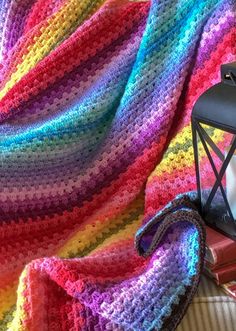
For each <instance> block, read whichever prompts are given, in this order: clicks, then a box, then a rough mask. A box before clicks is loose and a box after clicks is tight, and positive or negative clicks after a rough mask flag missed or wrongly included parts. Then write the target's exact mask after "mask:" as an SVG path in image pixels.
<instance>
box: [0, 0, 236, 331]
mask: <svg viewBox="0 0 236 331" xmlns="http://www.w3.org/2000/svg"><path fill="white" fill-rule="evenodd" d="M234 2H235V1H234V0H201V1H200V0H153V1H152V2H151V3H150V2H140V1H139V2H134V1H128V0H108V1H105V2H104V1H102V0H1V1H0V60H1V65H0V66H1V69H0V77H1V79H0V123H1V124H0V156H1V162H0V250H1V254H0V330H7V329H8V330H11V331H12V330H17V331H23V330H30V331H33V330H34V331H44V330H50V331H53V330H55V331H60V330H63V331H67V330H81V331H82V330H84V331H88V330H92V331H93V330H96V331H104V330H116V331H122V330H127V331H148V330H154V329H155V330H167V331H171V330H174V329H175V328H176V327H177V325H178V324H179V322H180V320H181V318H182V316H183V314H184V312H185V311H186V309H187V307H188V305H189V303H190V301H191V299H192V297H193V295H194V293H195V290H196V287H197V285H198V281H199V274H200V271H201V268H202V257H203V254H204V231H203V227H202V222H201V219H200V217H199V216H198V213H197V211H196V210H195V206H194V204H193V202H192V200H193V197H192V196H191V195H190V196H186V197H178V198H177V200H175V201H174V202H173V203H171V204H168V205H167V207H165V208H164V209H163V210H162V208H163V207H164V206H165V204H166V203H168V202H169V201H171V200H172V199H173V198H174V197H175V196H176V194H179V193H183V192H185V191H190V190H193V189H195V171H194V167H193V151H192V143H191V127H190V121H189V120H190V114H191V110H192V107H193V104H194V102H195V100H196V99H197V98H198V97H199V96H200V94H201V93H202V92H203V91H205V90H206V89H207V88H208V87H209V86H211V85H212V84H214V83H216V82H217V81H219V79H220V77H219V68H220V64H221V63H225V62H230V61H233V60H235V49H234V47H235V44H234V42H235V17H234V13H235V8H234ZM206 174H207V173H206ZM161 210H162V211H161ZM139 228H140V229H139ZM138 229H139V230H138ZM135 234H136V240H135V242H136V247H135V245H134V237H135Z"/></svg>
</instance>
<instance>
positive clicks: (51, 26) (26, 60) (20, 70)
mask: <svg viewBox="0 0 236 331" xmlns="http://www.w3.org/2000/svg"><path fill="white" fill-rule="evenodd" d="M103 2H104V0H95V1H94V0H91V1H88V0H86V1H78V0H70V1H69V2H68V3H67V4H66V5H65V6H63V7H62V8H61V9H60V10H59V11H58V12H57V13H56V14H54V15H52V16H51V17H50V18H49V19H48V20H47V21H46V24H47V25H46V26H44V27H42V29H41V34H40V35H39V36H35V37H34V41H35V42H34V44H33V45H32V46H30V47H29V48H28V53H27V54H26V55H24V57H23V61H22V62H21V63H20V64H18V66H17V70H16V71H15V72H14V73H13V74H12V75H11V78H10V80H9V81H8V82H7V83H6V85H5V86H4V88H3V89H2V91H1V92H0V99H1V98H3V97H4V96H5V95H6V93H7V92H8V91H9V90H10V89H11V88H12V87H13V86H14V85H15V83H17V82H18V81H19V80H20V79H21V78H22V77H23V76H24V75H25V74H27V73H28V72H29V71H30V69H32V68H33V67H34V66H35V65H36V64H37V63H38V62H39V61H40V60H42V59H43V58H44V57H45V56H46V55H47V54H48V53H49V52H50V51H51V50H52V49H53V48H55V46H56V45H58V43H59V42H62V41H63V40H64V39H66V37H67V36H68V35H69V34H70V33H71V32H72V31H74V30H75V28H76V27H77V26H78V25H79V24H80V23H82V22H83V21H84V20H85V19H86V18H87V17H88V16H89V15H91V14H92V13H93V12H95V11H96V10H97V9H98V7H100V6H101V4H102V3H103Z"/></svg>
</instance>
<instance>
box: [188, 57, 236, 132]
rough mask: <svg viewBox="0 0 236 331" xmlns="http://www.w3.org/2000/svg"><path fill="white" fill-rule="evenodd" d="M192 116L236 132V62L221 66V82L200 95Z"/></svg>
mask: <svg viewBox="0 0 236 331" xmlns="http://www.w3.org/2000/svg"><path fill="white" fill-rule="evenodd" d="M192 118H193V119H195V120H197V121H198V122H202V123H205V124H209V125H211V126H213V127H216V128H219V129H222V130H224V131H228V132H232V133H236V62H233V63H229V64H224V65H222V66H221V83H219V84H216V85H214V86H212V87H211V88H209V89H208V90H207V91H205V92H204V93H203V94H202V95H201V96H200V98H199V99H198V100H197V102H196V103H195V105H194V108H193V112H192Z"/></svg>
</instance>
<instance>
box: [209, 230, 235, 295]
mask: <svg viewBox="0 0 236 331" xmlns="http://www.w3.org/2000/svg"><path fill="white" fill-rule="evenodd" d="M204 269H205V270H204V272H205V274H206V275H208V276H210V277H211V278H212V279H213V280H214V281H215V282H216V283H217V285H220V286H221V287H222V289H223V290H224V291H225V292H226V293H228V294H229V295H230V296H232V297H234V298H235V299H236V241H234V240H232V239H230V238H228V237H226V236H224V235H223V234H221V233H220V232H217V231H216V230H214V229H212V228H210V227H208V226H207V227H206V256H205V267H204Z"/></svg>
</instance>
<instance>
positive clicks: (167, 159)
mask: <svg viewBox="0 0 236 331" xmlns="http://www.w3.org/2000/svg"><path fill="white" fill-rule="evenodd" d="M224 136H225V133H224V132H223V131H221V130H218V129H214V130H213V134H212V135H211V138H212V139H213V141H214V142H215V143H219V142H220V141H223V139H224ZM189 140H191V141H192V131H191V125H188V126H186V127H184V128H183V130H182V131H181V132H180V133H179V134H178V135H177V136H176V137H175V138H174V139H173V140H172V142H171V143H170V145H169V148H170V149H171V148H174V147H175V146H176V145H177V144H178V145H182V146H184V144H185V143H186V142H187V141H189ZM205 155H206V154H205V152H204V149H203V147H202V145H201V144H200V145H199V156H200V158H201V157H203V156H205ZM193 162H194V157H193V148H192V146H191V147H189V148H188V149H187V151H186V150H183V149H181V148H179V147H178V152H177V153H173V152H170V153H166V156H164V158H163V160H162V161H161V163H160V164H159V165H158V166H157V167H156V169H155V170H154V171H153V172H152V174H151V176H149V179H148V182H150V181H151V180H152V178H153V177H156V176H161V175H162V174H163V173H169V174H171V173H174V171H176V170H178V169H181V168H183V167H187V166H192V165H193Z"/></svg>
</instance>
